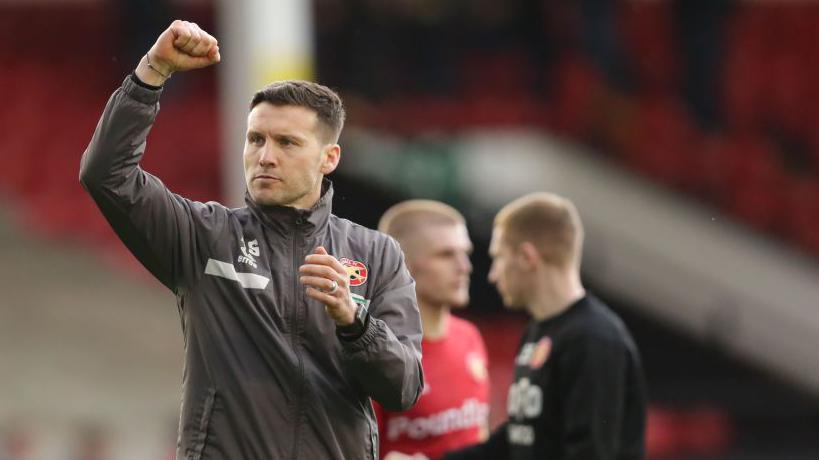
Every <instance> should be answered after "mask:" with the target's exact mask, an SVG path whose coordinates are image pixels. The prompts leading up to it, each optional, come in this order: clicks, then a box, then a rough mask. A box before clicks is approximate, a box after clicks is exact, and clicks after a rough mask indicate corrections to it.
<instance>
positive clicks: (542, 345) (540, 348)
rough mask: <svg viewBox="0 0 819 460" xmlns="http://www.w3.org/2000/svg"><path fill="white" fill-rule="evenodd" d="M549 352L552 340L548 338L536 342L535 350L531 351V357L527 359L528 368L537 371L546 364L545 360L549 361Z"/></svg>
mask: <svg viewBox="0 0 819 460" xmlns="http://www.w3.org/2000/svg"><path fill="white" fill-rule="evenodd" d="M551 352H552V339H550V338H549V337H543V338H542V339H540V340H539V341H538V342H537V345H535V349H534V350H532V356H531V357H530V358H529V367H530V368H532V369H539V368H540V367H541V366H543V364H545V363H546V360H548V359H549V354H551Z"/></svg>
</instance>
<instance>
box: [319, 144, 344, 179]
mask: <svg viewBox="0 0 819 460" xmlns="http://www.w3.org/2000/svg"><path fill="white" fill-rule="evenodd" d="M340 160H341V146H340V145H338V144H327V145H325V146H324V148H323V152H322V159H321V169H320V171H321V173H322V174H324V175H325V176H326V175H328V174H330V173H331V172H333V171H335V170H336V168H337V167H338V162H339V161H340Z"/></svg>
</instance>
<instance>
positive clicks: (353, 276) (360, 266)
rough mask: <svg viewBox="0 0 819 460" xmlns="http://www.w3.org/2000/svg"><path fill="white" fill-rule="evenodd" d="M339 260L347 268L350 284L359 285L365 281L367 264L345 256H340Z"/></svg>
mask: <svg viewBox="0 0 819 460" xmlns="http://www.w3.org/2000/svg"><path fill="white" fill-rule="evenodd" d="M339 261H340V262H341V264H342V265H344V268H345V269H347V274H348V275H350V286H361V285H362V284H364V283H366V282H367V266H366V265H364V263H363V262H359V261H357V260H350V259H347V258H345V257H342V258H341V259H339Z"/></svg>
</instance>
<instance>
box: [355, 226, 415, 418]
mask: <svg viewBox="0 0 819 460" xmlns="http://www.w3.org/2000/svg"><path fill="white" fill-rule="evenodd" d="M380 260H381V263H382V265H383V266H382V268H381V270H380V274H379V277H383V281H381V282H380V283H379V286H378V287H377V288H376V289H375V291H374V293H373V298H372V299H371V302H370V306H369V320H368V321H367V325H366V328H365V330H364V333H363V334H362V335H361V336H360V337H358V338H357V339H355V340H352V341H345V340H341V343H342V350H343V353H342V356H343V358H342V359H343V361H344V365H345V367H346V369H347V371H348V372H349V373H350V374H351V375H352V376H353V379H355V381H356V382H357V383H358V385H359V386H360V388H362V389H363V391H364V392H365V393H366V394H367V395H368V396H369V397H371V398H372V399H374V400H376V401H377V402H378V403H380V404H381V406H382V407H383V408H384V410H388V411H404V410H407V409H409V408H410V407H412V406H413V405H414V404H415V402H416V401H417V400H418V396H420V395H421V390H423V387H424V376H423V371H422V369H421V337H422V333H421V317H420V314H419V313H418V303H417V301H416V299H415V281H414V280H413V279H412V277H411V276H410V274H409V271H408V270H407V267H406V265H405V264H404V255H403V253H402V252H401V250H400V248H399V247H398V243H396V242H395V240H393V239H392V238H389V239H387V240H386V244H385V245H384V249H383V251H382V254H380Z"/></svg>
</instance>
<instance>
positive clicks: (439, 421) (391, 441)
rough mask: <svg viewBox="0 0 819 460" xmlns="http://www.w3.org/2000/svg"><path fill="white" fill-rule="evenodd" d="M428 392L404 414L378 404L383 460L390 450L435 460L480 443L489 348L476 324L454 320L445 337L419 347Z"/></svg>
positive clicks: (485, 418) (485, 420)
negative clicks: (449, 452)
mask: <svg viewBox="0 0 819 460" xmlns="http://www.w3.org/2000/svg"><path fill="white" fill-rule="evenodd" d="M421 349H422V350H423V360H422V361H421V364H422V366H423V368H424V392H423V393H422V394H421V397H420V398H418V403H417V404H416V405H415V406H414V407H413V408H412V409H410V410H408V411H406V412H386V411H384V410H383V409H382V408H381V407H380V406H379V405H378V404H377V403H373V406H375V413H376V415H377V416H378V429H379V433H380V438H381V447H380V449H379V452H380V456H381V458H384V456H385V455H387V454H388V453H390V452H392V451H398V452H401V453H404V454H414V453H417V452H420V453H423V454H425V455H426V456H427V457H429V458H430V459H431V460H437V459H438V458H440V457H441V456H442V455H443V454H444V453H446V452H447V451H449V450H452V449H457V448H459V447H464V446H468V445H471V444H476V443H478V442H480V441H482V440H483V439H482V435H483V434H485V433H483V430H485V429H488V423H489V375H488V373H487V358H486V346H485V345H484V343H483V339H482V338H481V335H480V333H479V332H478V329H477V328H476V327H475V326H474V325H472V323H470V322H468V321H465V320H463V319H460V318H457V317H455V316H450V318H449V321H448V324H447V333H446V335H445V336H444V338H442V339H439V340H434V341H430V340H426V339H424V340H423V341H422V342H421Z"/></svg>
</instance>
